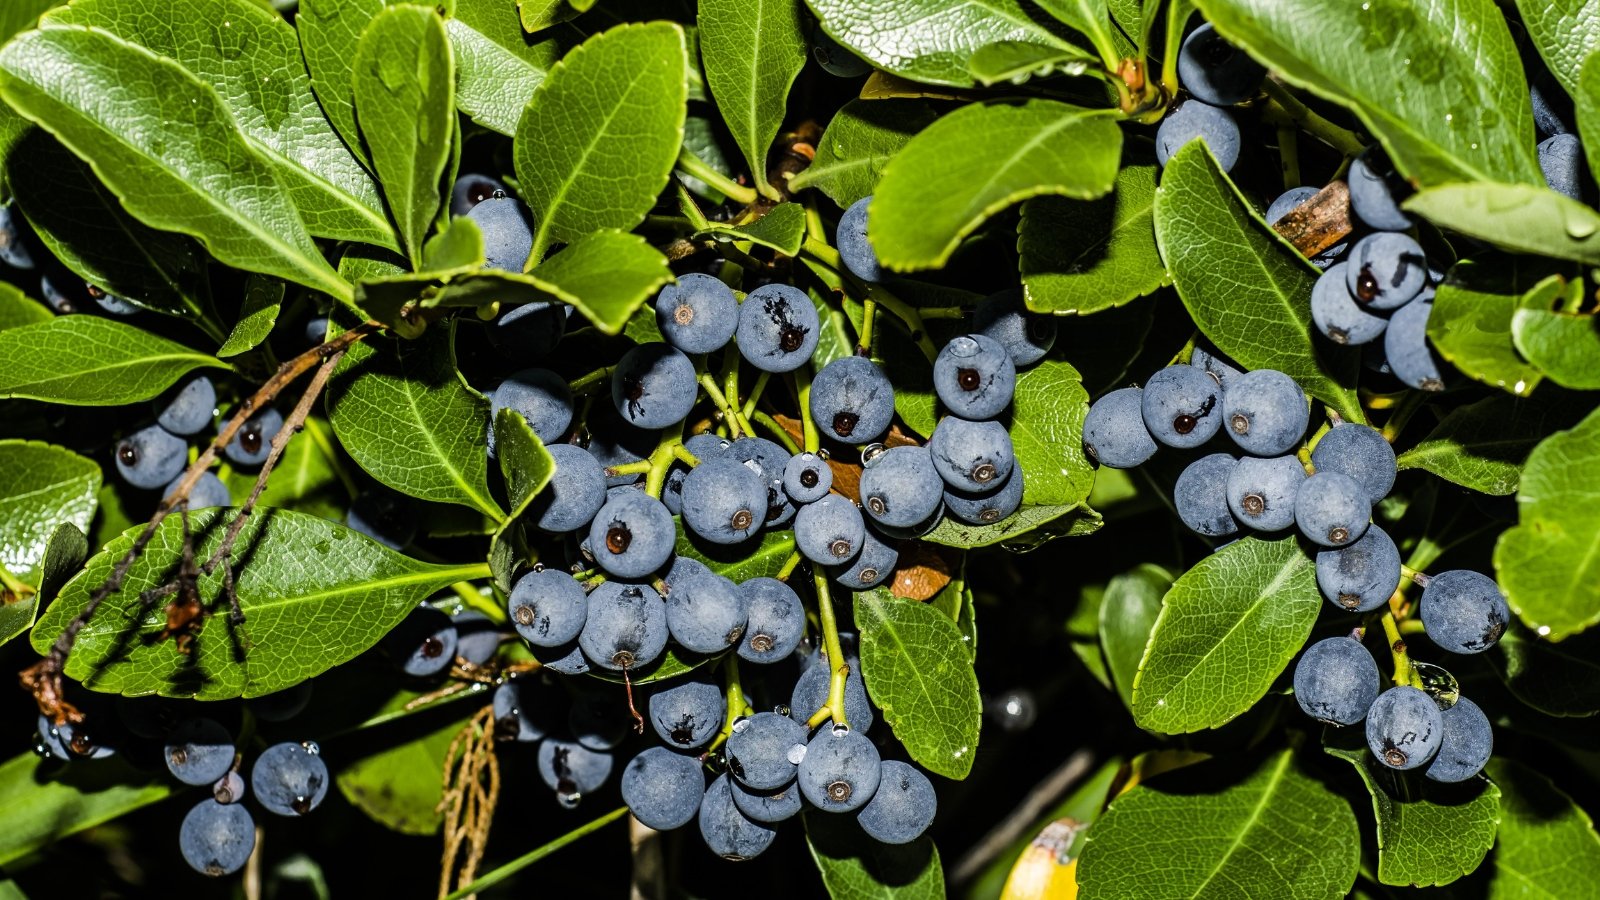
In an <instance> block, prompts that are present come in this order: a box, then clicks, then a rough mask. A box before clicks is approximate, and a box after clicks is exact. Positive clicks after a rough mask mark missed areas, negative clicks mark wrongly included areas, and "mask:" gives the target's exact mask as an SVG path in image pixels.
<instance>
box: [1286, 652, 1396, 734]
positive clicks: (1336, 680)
mask: <svg viewBox="0 0 1600 900" xmlns="http://www.w3.org/2000/svg"><path fill="white" fill-rule="evenodd" d="M1378 677H1379V676H1378V664H1377V663H1376V662H1373V660H1372V654H1371V653H1368V652H1367V648H1366V647H1363V646H1361V642H1360V641H1358V640H1355V639H1354V638H1351V637H1348V636H1345V637H1331V638H1326V639H1324V640H1320V641H1317V642H1316V643H1315V644H1312V645H1311V646H1310V647H1307V648H1306V651H1305V653H1303V654H1301V655H1300V661H1299V662H1298V663H1295V667H1294V699H1295V700H1296V701H1297V702H1299V704H1300V708H1301V709H1302V710H1304V711H1305V714H1306V715H1308V716H1310V717H1311V718H1313V719H1316V720H1317V721H1318V722H1324V723H1326V724H1329V725H1354V724H1355V723H1357V722H1359V721H1361V720H1362V719H1365V718H1366V717H1367V709H1368V708H1369V707H1371V706H1372V701H1374V700H1376V699H1378Z"/></svg>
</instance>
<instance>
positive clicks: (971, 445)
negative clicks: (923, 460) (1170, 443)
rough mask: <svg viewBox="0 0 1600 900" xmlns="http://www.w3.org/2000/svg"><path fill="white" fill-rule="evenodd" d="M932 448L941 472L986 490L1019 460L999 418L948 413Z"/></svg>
mask: <svg viewBox="0 0 1600 900" xmlns="http://www.w3.org/2000/svg"><path fill="white" fill-rule="evenodd" d="M1201 377H1202V378H1203V377H1205V376H1201ZM928 451H929V453H930V454H931V455H932V457H933V467H934V469H936V470H937V471H938V472H939V476H940V477H941V478H943V479H944V480H945V483H946V484H948V485H950V486H951V487H953V488H956V489H957V490H962V491H982V490H987V489H989V488H991V487H992V486H994V485H998V484H1002V483H1004V482H1005V479H1006V478H1007V477H1009V476H1010V475H1011V470H1012V469H1013V468H1015V466H1016V464H1017V455H1016V451H1015V450H1014V449H1013V448H1012V446H1011V433H1010V432H1009V431H1007V430H1006V427H1005V426H1004V425H1002V424H1000V423H999V422H972V421H968V420H966V419H962V418H958V417H956V416H945V417H944V418H943V419H941V420H940V421H939V425H938V426H937V427H936V428H934V429H933V438H932V439H930V440H929V441H928Z"/></svg>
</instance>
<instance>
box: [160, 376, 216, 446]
mask: <svg viewBox="0 0 1600 900" xmlns="http://www.w3.org/2000/svg"><path fill="white" fill-rule="evenodd" d="M216 408H217V388H216V385H214V384H212V383H211V379H209V378H207V377H206V376H204V375H196V376H195V377H193V378H191V379H189V380H188V381H185V382H184V383H183V385H182V386H181V387H179V388H177V389H176V390H174V391H171V392H169V393H167V394H166V396H165V397H164V398H162V399H160V400H157V401H156V402H155V411H156V424H157V425H160V426H161V427H162V428H165V429H166V430H168V431H170V432H172V433H173V434H182V435H189V434H199V433H200V432H202V431H204V430H205V429H206V426H208V425H210V424H211V420H212V417H213V416H214V415H215V414H216Z"/></svg>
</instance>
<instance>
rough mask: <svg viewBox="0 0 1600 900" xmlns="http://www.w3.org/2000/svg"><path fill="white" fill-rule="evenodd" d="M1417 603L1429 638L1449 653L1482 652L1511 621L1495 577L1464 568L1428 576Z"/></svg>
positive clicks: (1497, 638)
mask: <svg viewBox="0 0 1600 900" xmlns="http://www.w3.org/2000/svg"><path fill="white" fill-rule="evenodd" d="M1419 606H1420V607H1421V610H1422V625H1423V627H1424V628H1426V629H1427V632H1428V639H1429V640H1431V641H1433V642H1434V643H1435V644H1438V645H1439V648H1440V649H1441V650H1448V651H1450V652H1451V653H1482V652H1483V651H1485V650H1487V649H1489V648H1490V647H1493V646H1494V645H1495V644H1497V643H1499V642H1500V636H1501V635H1502V634H1505V631H1506V625H1507V624H1508V623H1510V621H1511V610H1510V609H1508V608H1507V607H1506V598H1505V595H1504V594H1502V593H1500V586H1499V585H1497V584H1495V581H1494V579H1493V578H1490V577H1489V576H1487V575H1484V574H1481V573H1479V572H1472V571H1468V570H1466V569H1453V570H1451V571H1449V572H1440V573H1439V574H1438V575H1435V576H1433V577H1432V578H1431V579H1429V580H1428V586H1427V587H1425V588H1423V589H1422V601H1421V603H1420V604H1419Z"/></svg>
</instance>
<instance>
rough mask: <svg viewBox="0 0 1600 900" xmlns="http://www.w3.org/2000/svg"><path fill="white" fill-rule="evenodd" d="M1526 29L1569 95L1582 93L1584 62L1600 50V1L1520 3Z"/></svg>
mask: <svg viewBox="0 0 1600 900" xmlns="http://www.w3.org/2000/svg"><path fill="white" fill-rule="evenodd" d="M1517 12H1518V13H1520V14H1521V15H1522V27H1523V28H1526V29H1527V30H1528V37H1529V38H1531V39H1532V40H1533V46H1534V48H1535V49H1537V50H1538V51H1539V55H1540V56H1542V57H1544V64H1545V66H1546V67H1548V68H1549V69H1550V74H1551V75H1554V76H1555V77H1556V80H1557V81H1559V82H1561V86H1562V87H1564V88H1566V89H1567V93H1568V94H1571V95H1572V96H1573V97H1577V96H1578V95H1579V94H1580V93H1582V89H1581V88H1580V82H1581V81H1582V75H1581V73H1582V70H1583V64H1584V61H1585V60H1587V59H1589V57H1590V56H1592V55H1593V54H1594V51H1595V50H1597V49H1600V0H1517Z"/></svg>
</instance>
